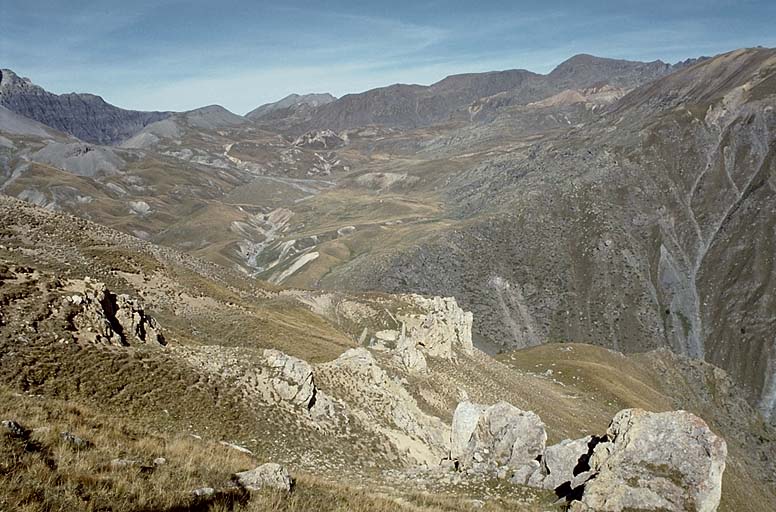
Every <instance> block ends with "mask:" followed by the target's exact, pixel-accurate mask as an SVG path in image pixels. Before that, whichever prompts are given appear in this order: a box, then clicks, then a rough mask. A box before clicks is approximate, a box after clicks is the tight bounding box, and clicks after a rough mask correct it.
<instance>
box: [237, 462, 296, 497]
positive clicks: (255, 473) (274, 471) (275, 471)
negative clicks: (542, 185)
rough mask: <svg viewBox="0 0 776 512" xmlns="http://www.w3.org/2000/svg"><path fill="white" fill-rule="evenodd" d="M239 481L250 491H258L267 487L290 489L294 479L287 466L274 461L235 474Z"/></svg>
mask: <svg viewBox="0 0 776 512" xmlns="http://www.w3.org/2000/svg"><path fill="white" fill-rule="evenodd" d="M234 477H235V479H236V480H237V483H238V484H239V485H240V487H242V488H243V489H246V490H248V491H258V490H260V489H264V488H267V487H270V488H273V489H279V490H281V491H286V492H288V491H290V490H291V485H292V484H293V481H292V480H291V476H289V474H288V471H286V468H284V467H283V466H281V465H280V464H276V463H274V462H268V463H266V464H262V465H261V466H259V467H257V468H255V469H251V470H250V471H243V472H241V473H236V474H235V475H234Z"/></svg>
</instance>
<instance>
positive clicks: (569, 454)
mask: <svg viewBox="0 0 776 512" xmlns="http://www.w3.org/2000/svg"><path fill="white" fill-rule="evenodd" d="M593 443H594V438H593V436H586V437H583V438H581V439H574V440H571V439H564V440H563V441H561V442H560V443H558V444H554V445H552V446H548V447H547V449H546V450H545V451H544V455H543V456H542V461H541V466H540V469H539V471H537V472H536V473H534V474H533V475H532V476H531V479H530V481H529V484H530V485H532V486H535V487H542V488H544V489H550V490H553V489H558V488H560V487H562V486H563V485H564V484H566V483H567V482H572V481H573V480H574V477H576V476H577V475H580V474H581V473H583V472H585V471H586V470H587V469H589V468H588V466H587V459H588V452H589V451H590V450H591V446H593Z"/></svg>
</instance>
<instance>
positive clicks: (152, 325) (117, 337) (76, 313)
mask: <svg viewBox="0 0 776 512" xmlns="http://www.w3.org/2000/svg"><path fill="white" fill-rule="evenodd" d="M70 288H71V289H77V290H78V293H74V294H72V295H69V296H67V297H66V298H65V306H66V307H68V308H70V312H69V316H70V323H71V325H72V329H73V330H74V331H75V334H74V335H75V337H76V339H78V340H80V341H87V342H91V343H104V344H109V345H118V346H129V345H133V344H143V345H151V346H161V345H165V344H166V342H165V340H164V336H163V335H162V332H161V328H160V327H159V324H158V323H157V322H156V320H155V319H154V318H153V317H151V316H149V315H147V314H146V313H145V311H144V310H143V307H142V306H141V305H140V303H139V302H138V301H137V299H133V298H131V297H130V296H129V295H124V294H119V295H117V294H114V293H112V292H111V291H110V290H108V288H107V287H106V286H105V285H104V284H103V283H97V282H91V281H82V282H80V281H79V282H77V283H75V282H74V283H73V284H71V287H70Z"/></svg>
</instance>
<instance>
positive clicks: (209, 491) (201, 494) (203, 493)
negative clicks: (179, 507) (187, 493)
mask: <svg viewBox="0 0 776 512" xmlns="http://www.w3.org/2000/svg"><path fill="white" fill-rule="evenodd" d="M215 493H216V490H215V489H213V488H212V487H199V488H197V489H194V490H193V491H191V494H193V495H194V496H196V497H197V498H206V497H208V496H212V495H214V494H215Z"/></svg>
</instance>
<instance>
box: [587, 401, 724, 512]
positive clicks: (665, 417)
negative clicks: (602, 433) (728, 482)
mask: <svg viewBox="0 0 776 512" xmlns="http://www.w3.org/2000/svg"><path fill="white" fill-rule="evenodd" d="M726 456H727V445H726V443H725V441H724V440H723V439H722V438H721V437H718V436H717V435H715V434H714V433H713V432H712V431H711V430H710V429H709V427H708V426H707V425H706V423H705V422H704V421H703V420H701V419H700V418H698V417H697V416H695V415H693V414H691V413H689V412H686V411H674V412H664V413H650V412H646V411H643V410H640V409H625V410H623V411H620V412H619V413H617V415H616V416H615V417H614V419H613V420H612V423H611V425H610V426H609V429H608V430H607V432H606V438H605V440H604V442H601V443H599V444H598V445H597V446H596V447H595V449H594V451H593V455H592V457H591V459H590V468H591V472H592V476H591V477H590V479H589V480H588V481H587V482H586V483H585V484H584V485H585V486H584V493H583V494H582V498H581V500H580V501H581V504H582V505H584V506H585V507H588V508H590V509H593V510H601V511H611V512H620V511H623V510H631V509H638V510H669V511H676V512H681V511H685V510H695V511H698V512H713V511H715V510H717V507H718V506H719V500H720V496H721V492H722V473H723V472H724V470H725V458H726Z"/></svg>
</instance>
